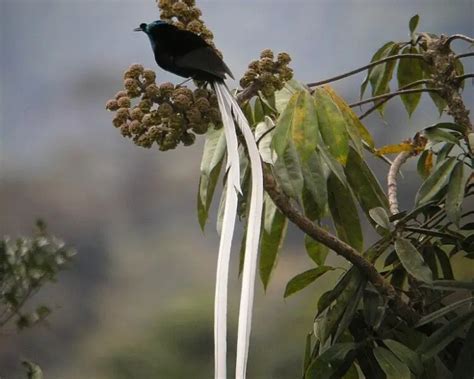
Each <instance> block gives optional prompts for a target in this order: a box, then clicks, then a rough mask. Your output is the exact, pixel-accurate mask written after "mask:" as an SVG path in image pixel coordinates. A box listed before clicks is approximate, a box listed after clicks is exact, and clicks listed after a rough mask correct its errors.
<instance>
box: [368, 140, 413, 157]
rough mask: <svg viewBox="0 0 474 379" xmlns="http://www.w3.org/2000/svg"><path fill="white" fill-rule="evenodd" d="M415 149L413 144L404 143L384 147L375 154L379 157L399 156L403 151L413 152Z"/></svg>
mask: <svg viewBox="0 0 474 379" xmlns="http://www.w3.org/2000/svg"><path fill="white" fill-rule="evenodd" d="M413 150H414V147H413V145H412V144H411V143H408V142H402V143H397V144H396V145H385V146H382V147H381V148H380V149H376V150H375V154H377V155H380V156H381V155H385V154H398V153H401V152H402V151H413Z"/></svg>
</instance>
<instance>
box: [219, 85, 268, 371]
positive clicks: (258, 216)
mask: <svg viewBox="0 0 474 379" xmlns="http://www.w3.org/2000/svg"><path fill="white" fill-rule="evenodd" d="M218 87H224V88H225V89H226V91H222V95H223V96H224V100H225V101H226V102H227V104H228V105H229V106H230V109H231V110H232V114H233V116H234V118H235V121H236V122H237V125H238V127H239V129H240V130H241V132H242V134H243V136H244V139H245V143H246V145H247V150H248V153H249V157H250V167H251V170H252V191H251V200H250V210H249V215H248V225H247V236H246V241H245V261H244V268H243V275H242V292H241V295H240V310H239V327H238V334H237V361H236V368H235V377H236V379H245V377H246V370H247V358H248V351H249V341H250V331H251V326H252V309H253V299H254V290H255V276H256V268H257V257H258V246H259V242H260V231H261V222H262V208H263V173H262V165H261V160H260V154H259V151H258V147H257V144H256V142H255V138H254V135H253V133H252V130H251V129H250V126H249V124H248V122H247V119H246V118H245V115H244V114H243V113H242V111H241V109H240V107H239V105H238V103H237V101H236V100H235V98H234V97H233V96H232V94H231V93H230V91H229V90H228V88H227V87H226V86H225V84H223V83H222V84H219V85H218Z"/></svg>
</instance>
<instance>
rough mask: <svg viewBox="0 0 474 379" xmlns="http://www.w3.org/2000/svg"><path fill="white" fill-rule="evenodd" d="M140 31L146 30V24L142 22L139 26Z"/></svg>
mask: <svg viewBox="0 0 474 379" xmlns="http://www.w3.org/2000/svg"><path fill="white" fill-rule="evenodd" d="M140 29H142V30H146V24H145V23H144V22H143V23H141V24H140Z"/></svg>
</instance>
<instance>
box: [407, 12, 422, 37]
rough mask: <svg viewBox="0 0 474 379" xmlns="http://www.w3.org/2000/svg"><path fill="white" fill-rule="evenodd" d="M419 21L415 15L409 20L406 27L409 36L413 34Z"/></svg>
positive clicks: (418, 17)
mask: <svg viewBox="0 0 474 379" xmlns="http://www.w3.org/2000/svg"><path fill="white" fill-rule="evenodd" d="M419 21H420V16H418V15H417V14H416V15H414V16H413V17H412V18H410V22H409V23H408V27H409V28H410V34H413V33H414V32H415V30H416V27H417V26H418V22H419Z"/></svg>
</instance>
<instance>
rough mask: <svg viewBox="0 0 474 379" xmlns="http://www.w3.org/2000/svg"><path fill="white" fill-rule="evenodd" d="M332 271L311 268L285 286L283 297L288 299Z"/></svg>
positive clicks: (321, 267) (324, 268)
mask: <svg viewBox="0 0 474 379" xmlns="http://www.w3.org/2000/svg"><path fill="white" fill-rule="evenodd" d="M332 270H334V268H333V267H329V266H319V267H316V268H312V269H311V270H308V271H305V272H303V273H301V274H298V275H296V276H295V277H294V278H293V279H291V280H290V281H289V282H288V284H287V285H286V288H285V295H284V297H288V296H290V295H292V294H294V293H295V292H298V291H300V290H302V289H303V288H306V287H307V286H309V285H310V284H311V283H313V282H314V281H315V280H316V279H318V278H319V277H320V276H321V275H323V274H325V273H326V272H328V271H332Z"/></svg>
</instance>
